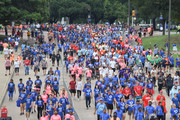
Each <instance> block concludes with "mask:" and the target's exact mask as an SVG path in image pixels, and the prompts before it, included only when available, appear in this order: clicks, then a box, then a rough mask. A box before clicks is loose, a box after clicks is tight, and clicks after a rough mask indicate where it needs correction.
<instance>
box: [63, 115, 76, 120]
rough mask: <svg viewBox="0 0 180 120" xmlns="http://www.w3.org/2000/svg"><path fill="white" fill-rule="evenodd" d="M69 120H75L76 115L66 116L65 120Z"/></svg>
mask: <svg viewBox="0 0 180 120" xmlns="http://www.w3.org/2000/svg"><path fill="white" fill-rule="evenodd" d="M67 118H70V120H75V117H74V115H70V114H66V115H65V120H66V119H67Z"/></svg>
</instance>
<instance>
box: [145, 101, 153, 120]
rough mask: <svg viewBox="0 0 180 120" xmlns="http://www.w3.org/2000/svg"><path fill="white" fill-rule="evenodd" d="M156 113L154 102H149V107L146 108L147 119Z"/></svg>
mask: <svg viewBox="0 0 180 120" xmlns="http://www.w3.org/2000/svg"><path fill="white" fill-rule="evenodd" d="M154 112H155V108H154V107H153V106H152V102H151V101H149V105H148V106H146V107H145V114H146V118H149V115H151V114H153V113H154Z"/></svg>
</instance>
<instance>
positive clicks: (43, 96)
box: [41, 95, 48, 103]
mask: <svg viewBox="0 0 180 120" xmlns="http://www.w3.org/2000/svg"><path fill="white" fill-rule="evenodd" d="M41 97H42V99H43V101H44V103H47V99H48V95H41Z"/></svg>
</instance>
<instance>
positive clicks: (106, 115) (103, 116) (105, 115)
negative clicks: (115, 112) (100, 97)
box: [100, 113, 110, 120]
mask: <svg viewBox="0 0 180 120" xmlns="http://www.w3.org/2000/svg"><path fill="white" fill-rule="evenodd" d="M100 118H101V120H108V119H110V116H109V114H108V113H102V114H101V115H100Z"/></svg>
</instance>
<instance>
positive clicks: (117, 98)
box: [115, 93, 124, 102]
mask: <svg viewBox="0 0 180 120" xmlns="http://www.w3.org/2000/svg"><path fill="white" fill-rule="evenodd" d="M123 96H124V95H123V94H121V93H120V94H116V95H115V98H116V101H117V102H119V101H120V99H121V98H122V97H123Z"/></svg>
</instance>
